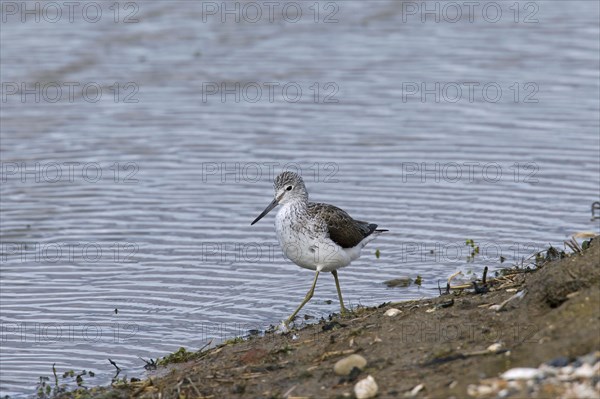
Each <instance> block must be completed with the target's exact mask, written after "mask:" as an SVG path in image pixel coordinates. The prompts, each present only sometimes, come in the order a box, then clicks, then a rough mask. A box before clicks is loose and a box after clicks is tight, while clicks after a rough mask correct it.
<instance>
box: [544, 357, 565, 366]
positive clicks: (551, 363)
mask: <svg viewBox="0 0 600 399" xmlns="http://www.w3.org/2000/svg"><path fill="white" fill-rule="evenodd" d="M569 363H570V361H569V358H568V357H566V356H560V357H557V358H554V359H552V360H550V361H549V362H547V363H546V364H547V365H548V366H552V367H565V366H567V365H568V364H569Z"/></svg>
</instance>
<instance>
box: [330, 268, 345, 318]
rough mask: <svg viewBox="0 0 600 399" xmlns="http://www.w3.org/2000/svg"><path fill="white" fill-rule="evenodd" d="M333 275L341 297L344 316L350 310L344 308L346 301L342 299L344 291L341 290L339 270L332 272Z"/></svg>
mask: <svg viewBox="0 0 600 399" xmlns="http://www.w3.org/2000/svg"><path fill="white" fill-rule="evenodd" d="M331 274H333V278H334V279H335V288H337V292H338V297H340V309H341V314H342V316H344V315H346V314H347V313H348V310H346V308H345V307H344V300H343V299H342V290H341V289H340V281H339V280H338V275H337V270H334V271H332V272H331Z"/></svg>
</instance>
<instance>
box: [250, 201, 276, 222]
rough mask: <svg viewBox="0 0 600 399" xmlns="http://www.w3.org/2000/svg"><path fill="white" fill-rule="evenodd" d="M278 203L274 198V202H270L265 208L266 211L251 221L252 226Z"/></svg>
mask: <svg viewBox="0 0 600 399" xmlns="http://www.w3.org/2000/svg"><path fill="white" fill-rule="evenodd" d="M277 205H279V204H278V203H277V199H274V200H273V201H272V202H271V203H270V204H269V206H267V207H266V208H265V210H264V211H262V213H261V214H260V215H258V217H257V218H256V219H254V222H252V223H250V226H252V225H253V224H254V223H256V222H258V221H259V220H260V219H262V218H263V217H264V216H265V215H266V214H267V213H269V212H271V210H272V209H273V208H275V207H276V206H277Z"/></svg>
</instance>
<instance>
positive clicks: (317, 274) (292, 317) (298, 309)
mask: <svg viewBox="0 0 600 399" xmlns="http://www.w3.org/2000/svg"><path fill="white" fill-rule="evenodd" d="M318 277H319V272H316V274H315V279H314V281H313V283H312V287H310V290H309V291H308V293H307V294H306V297H305V298H304V300H303V301H302V303H301V304H300V306H298V308H297V309H296V310H295V311H294V313H292V315H291V316H290V317H288V319H287V322H286V323H287V324H289V323H291V322H292V320H294V317H296V315H297V314H298V312H299V311H300V309H302V307H303V306H304V305H306V302H308V301H310V298H312V296H313V294H314V292H315V286H316V285H317V278H318Z"/></svg>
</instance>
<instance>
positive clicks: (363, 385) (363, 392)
mask: <svg viewBox="0 0 600 399" xmlns="http://www.w3.org/2000/svg"><path fill="white" fill-rule="evenodd" d="M378 389H379V388H378V387H377V383H376V382H375V378H373V377H371V376H368V377H367V378H365V379H363V380H360V381H358V382H357V383H356V385H355V386H354V394H355V395H356V399H369V398H374V397H375V395H377V390H378Z"/></svg>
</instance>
